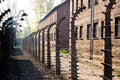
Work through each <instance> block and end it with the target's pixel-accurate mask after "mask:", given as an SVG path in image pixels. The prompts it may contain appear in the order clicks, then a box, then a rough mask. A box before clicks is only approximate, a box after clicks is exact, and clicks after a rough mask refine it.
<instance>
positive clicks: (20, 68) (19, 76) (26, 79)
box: [0, 48, 44, 80]
mask: <svg viewBox="0 0 120 80" xmlns="http://www.w3.org/2000/svg"><path fill="white" fill-rule="evenodd" d="M11 55H13V56H19V55H23V54H22V51H20V49H18V48H16V49H14V53H12V54H11ZM0 80H44V78H43V76H42V75H41V73H40V72H39V71H38V70H37V69H36V68H35V67H34V66H33V64H32V63H31V62H30V61H29V60H18V59H12V58H9V59H8V61H7V62H6V64H5V67H4V68H3V69H2V72H1V74H0Z"/></svg>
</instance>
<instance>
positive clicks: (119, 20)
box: [115, 17, 120, 38]
mask: <svg viewBox="0 0 120 80" xmlns="http://www.w3.org/2000/svg"><path fill="white" fill-rule="evenodd" d="M115 37H116V38H118V37H119V38H120V17H116V18H115Z"/></svg>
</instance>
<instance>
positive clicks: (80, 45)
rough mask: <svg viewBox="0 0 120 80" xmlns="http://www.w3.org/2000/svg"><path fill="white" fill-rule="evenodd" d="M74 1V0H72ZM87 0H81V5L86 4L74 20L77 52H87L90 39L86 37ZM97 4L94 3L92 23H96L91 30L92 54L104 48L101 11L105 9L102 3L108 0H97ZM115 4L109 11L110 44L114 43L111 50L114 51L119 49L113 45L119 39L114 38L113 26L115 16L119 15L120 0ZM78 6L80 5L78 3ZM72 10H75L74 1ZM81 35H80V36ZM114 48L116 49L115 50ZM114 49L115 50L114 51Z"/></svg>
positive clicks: (87, 22) (97, 53)
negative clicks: (92, 37)
mask: <svg viewBox="0 0 120 80" xmlns="http://www.w3.org/2000/svg"><path fill="white" fill-rule="evenodd" d="M74 1H76V0H74ZM88 1H89V0H83V5H84V6H86V9H84V10H83V11H82V12H80V14H79V15H78V17H77V18H76V20H75V26H76V28H77V31H76V33H77V35H76V37H77V39H76V41H77V43H76V44H77V52H78V54H80V53H82V54H84V55H85V54H87V55H88V54H89V49H90V39H89V38H87V36H88V35H89V33H88V31H87V30H89V29H88V25H90V16H91V15H90V8H89V6H88ZM97 1H98V2H97V4H95V5H94V23H95V24H97V25H96V27H93V30H94V28H95V33H94V32H93V35H94V36H95V38H94V43H93V45H94V54H96V55H99V54H102V52H101V49H104V40H103V38H104V35H105V32H104V27H103V28H102V25H105V15H104V14H103V13H102V12H105V11H106V7H105V6H104V5H108V3H109V0H97ZM78 2H81V0H78ZM116 2H117V3H116V5H114V6H113V9H112V11H111V19H112V21H111V29H112V32H113V33H112V44H113V45H114V47H113V52H114V53H116V52H117V51H119V47H116V46H115V45H119V42H120V39H116V37H119V36H115V33H116V30H115V26H116V25H117V24H115V18H116V17H120V1H119V0H116ZM79 4H80V3H78V7H81V5H79ZM74 10H76V2H74ZM80 27H82V30H80ZM81 35H82V37H81ZM116 49H118V50H117V51H116ZM115 51H116V52H115Z"/></svg>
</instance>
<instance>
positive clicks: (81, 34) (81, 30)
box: [80, 26, 83, 39]
mask: <svg viewBox="0 0 120 80" xmlns="http://www.w3.org/2000/svg"><path fill="white" fill-rule="evenodd" d="M82 38H83V26H80V39H82Z"/></svg>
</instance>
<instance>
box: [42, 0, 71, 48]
mask: <svg viewBox="0 0 120 80" xmlns="http://www.w3.org/2000/svg"><path fill="white" fill-rule="evenodd" d="M69 2H70V1H69V0H67V1H65V2H63V3H62V4H60V5H58V6H57V7H55V8H54V9H53V10H52V11H51V12H50V13H48V14H47V15H46V16H45V17H44V18H43V19H42V20H41V21H40V29H42V28H45V27H47V26H49V25H50V24H52V23H56V24H55V25H53V27H52V28H51V29H50V38H51V41H53V42H54V41H55V37H56V35H55V34H56V26H57V27H58V31H59V32H58V35H59V37H60V39H59V42H60V46H61V47H62V48H67V47H68V44H69V22H70V18H69V16H70V3H69ZM45 34H46V31H45Z"/></svg>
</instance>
